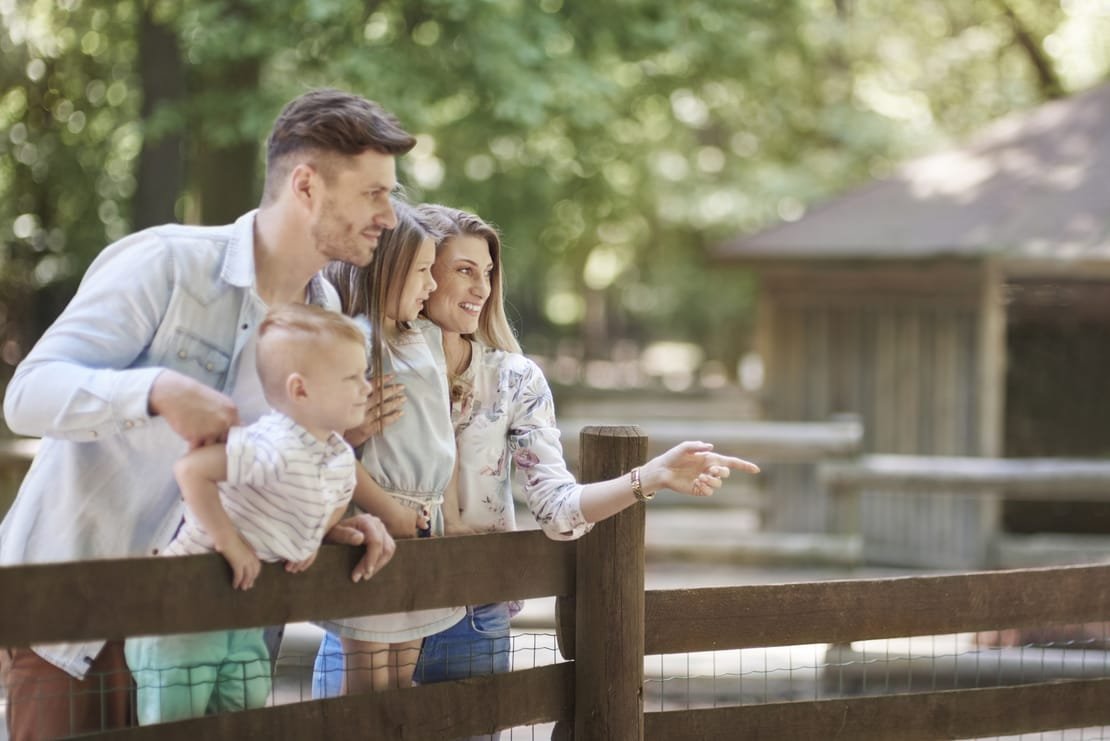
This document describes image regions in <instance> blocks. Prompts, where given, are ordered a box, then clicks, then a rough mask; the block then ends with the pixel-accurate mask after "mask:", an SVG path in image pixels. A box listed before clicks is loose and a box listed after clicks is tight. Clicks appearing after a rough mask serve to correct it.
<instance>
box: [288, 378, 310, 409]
mask: <svg viewBox="0 0 1110 741" xmlns="http://www.w3.org/2000/svg"><path fill="white" fill-rule="evenodd" d="M285 394H286V396H288V397H289V399H290V401H295V402H300V401H304V400H305V399H307V398H308V383H307V382H306V381H305V378H304V376H302V375H301V374H300V373H290V374H289V377H288V378H286V379H285Z"/></svg>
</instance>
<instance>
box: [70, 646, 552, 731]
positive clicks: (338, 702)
mask: <svg viewBox="0 0 1110 741" xmlns="http://www.w3.org/2000/svg"><path fill="white" fill-rule="evenodd" d="M573 707H574V665H573V664H569V663H566V664H552V665H550V666H542V667H538V668H535V669H524V670H522V671H518V672H512V673H509V674H495V675H491V676H485V677H473V678H471V679H468V680H466V681H465V682H448V683H444V684H429V685H425V686H423V687H413V688H409V689H403V690H389V691H385V692H375V693H373V694H365V695H353V696H350V697H339V698H335V699H331V700H320V701H318V702H300V703H292V704H289V705H278V706H275V707H269V708H260V709H258V710H246V711H243V712H238V713H222V714H220V715H213V716H207V717H204V718H193V719H191V720H183V721H177V722H175V723H163V724H159V725H153V726H144V727H141V728H129V729H125V730H119V731H107V732H104V733H98V734H94V735H88V736H81V738H82V739H89V740H90V741H91V740H92V739H96V741H143V740H144V739H150V741H195V739H198V738H227V739H275V738H295V739H318V738H326V739H329V741H340V740H341V739H359V740H361V739H366V738H382V739H386V738H405V739H448V738H458V737H464V736H470V735H476V734H480V733H491V732H492V731H494V730H497V729H503V728H511V727H513V726H523V725H532V724H535V723H549V722H551V721H560V720H562V721H566V720H570V719H573V717H574V716H573V714H572V713H573Z"/></svg>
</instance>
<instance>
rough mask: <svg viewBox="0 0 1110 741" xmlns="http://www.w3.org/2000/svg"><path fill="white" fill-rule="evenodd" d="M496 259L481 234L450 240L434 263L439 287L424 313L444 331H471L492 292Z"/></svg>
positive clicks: (466, 235)
mask: <svg viewBox="0 0 1110 741" xmlns="http://www.w3.org/2000/svg"><path fill="white" fill-rule="evenodd" d="M492 273H493V260H492V259H490V255H489V245H488V244H487V243H486V240H484V239H482V238H481V237H474V236H471V235H469V234H464V235H461V236H457V237H451V238H450V239H448V240H447V241H446V242H445V243H444V244H443V246H442V247H440V250H439V254H438V255H436V261H435V264H434V265H433V266H432V276H433V277H434V278H435V281H436V286H437V287H436V289H435V291H434V292H433V293H432V295H431V297H429V298H428V301H427V303H426V304H425V305H424V313H425V314H427V315H428V318H429V319H431V320H432V321H433V322H435V323H436V324H437V325H439V328H440V329H442V330H443V331H444V332H450V333H454V334H472V333H474V332H476V331H477V330H478V319H479V317H481V315H482V309H483V308H484V307H485V305H486V300H487V299H489V294H490V276H491V275H492Z"/></svg>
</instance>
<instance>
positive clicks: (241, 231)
mask: <svg viewBox="0 0 1110 741" xmlns="http://www.w3.org/2000/svg"><path fill="white" fill-rule="evenodd" d="M257 215H258V209H254V210H253V211H248V212H247V213H245V214H243V215H242V216H240V217H239V218H238V219H236V221H235V223H234V224H232V226H231V239H230V240H228V243H227V252H226V254H225V255H224V264H223V266H222V268H221V269H220V278H222V279H223V280H224V281H226V282H227V283H229V284H231V285H233V286H237V287H239V288H248V287H250V286H253V285H254V218H255V216H257Z"/></svg>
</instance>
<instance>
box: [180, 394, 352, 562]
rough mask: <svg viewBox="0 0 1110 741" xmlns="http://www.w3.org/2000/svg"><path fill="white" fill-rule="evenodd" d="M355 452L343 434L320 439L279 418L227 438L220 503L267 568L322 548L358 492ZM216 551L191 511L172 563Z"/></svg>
mask: <svg viewBox="0 0 1110 741" xmlns="http://www.w3.org/2000/svg"><path fill="white" fill-rule="evenodd" d="M356 465H357V463H356V462H355V455H354V451H352V450H351V446H350V445H348V444H347V443H346V441H344V440H343V438H342V437H341V436H340V435H339V434H337V433H334V432H333V433H332V434H331V436H330V437H329V438H328V439H327V440H326V441H321V440H318V439H317V438H316V437H314V436H313V435H312V434H311V433H310V432H309V431H308V430H306V429H305V428H304V427H302V426H300V425H299V424H297V423H296V422H294V421H293V420H292V419H291V418H289V417H287V416H285V415H284V414H281V413H279V412H270V413H269V414H267V415H265V416H263V417H262V418H261V419H259V420H258V421H257V422H255V423H254V424H252V425H249V426H248V427H233V428H232V429H231V431H230V433H229V434H228V438H227V481H225V482H222V483H220V484H219V490H220V503H221V504H222V505H223V507H224V510H225V511H226V512H227V514H228V517H230V518H231V522H232V523H233V524H234V525H235V527H236V529H238V531H239V533H240V534H241V535H242V536H243V538H244V539H245V540H246V541H247V542H248V543H250V545H251V547H252V548H254V552H255V553H256V554H258V558H259V560H261V561H303V560H305V559H306V558H308V557H309V556H311V555H312V554H313V553H315V552H316V549H317V548H319V547H320V542H321V541H322V540H323V537H324V535H325V533H326V531H325V528H326V527H327V524H328V521H329V520H330V519H331V516H332V514H333V513H334V512H335V510H336V509H338V508H340V507H345V506H346V505H347V503H348V502H350V500H351V494H352V493H353V492H354V489H355V466H356ZM214 550H215V544H214V543H213V542H212V538H211V536H209V534H208V533H207V532H205V530H204V528H203V527H202V526H201V524H200V523H199V522H198V521H197V520H196V518H195V517H194V516H193V514H192V512H190V511H189V510H188V509H186V512H185V524H184V525H182V527H181V530H180V531H179V532H178V533H177V535H176V536H175V537H174V539H173V542H172V543H170V545H169V546H168V547H167V548H166V549H165V550H164V551H163V553H164V554H165V555H167V556H184V555H190V554H196V553H211V552H212V551H214Z"/></svg>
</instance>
